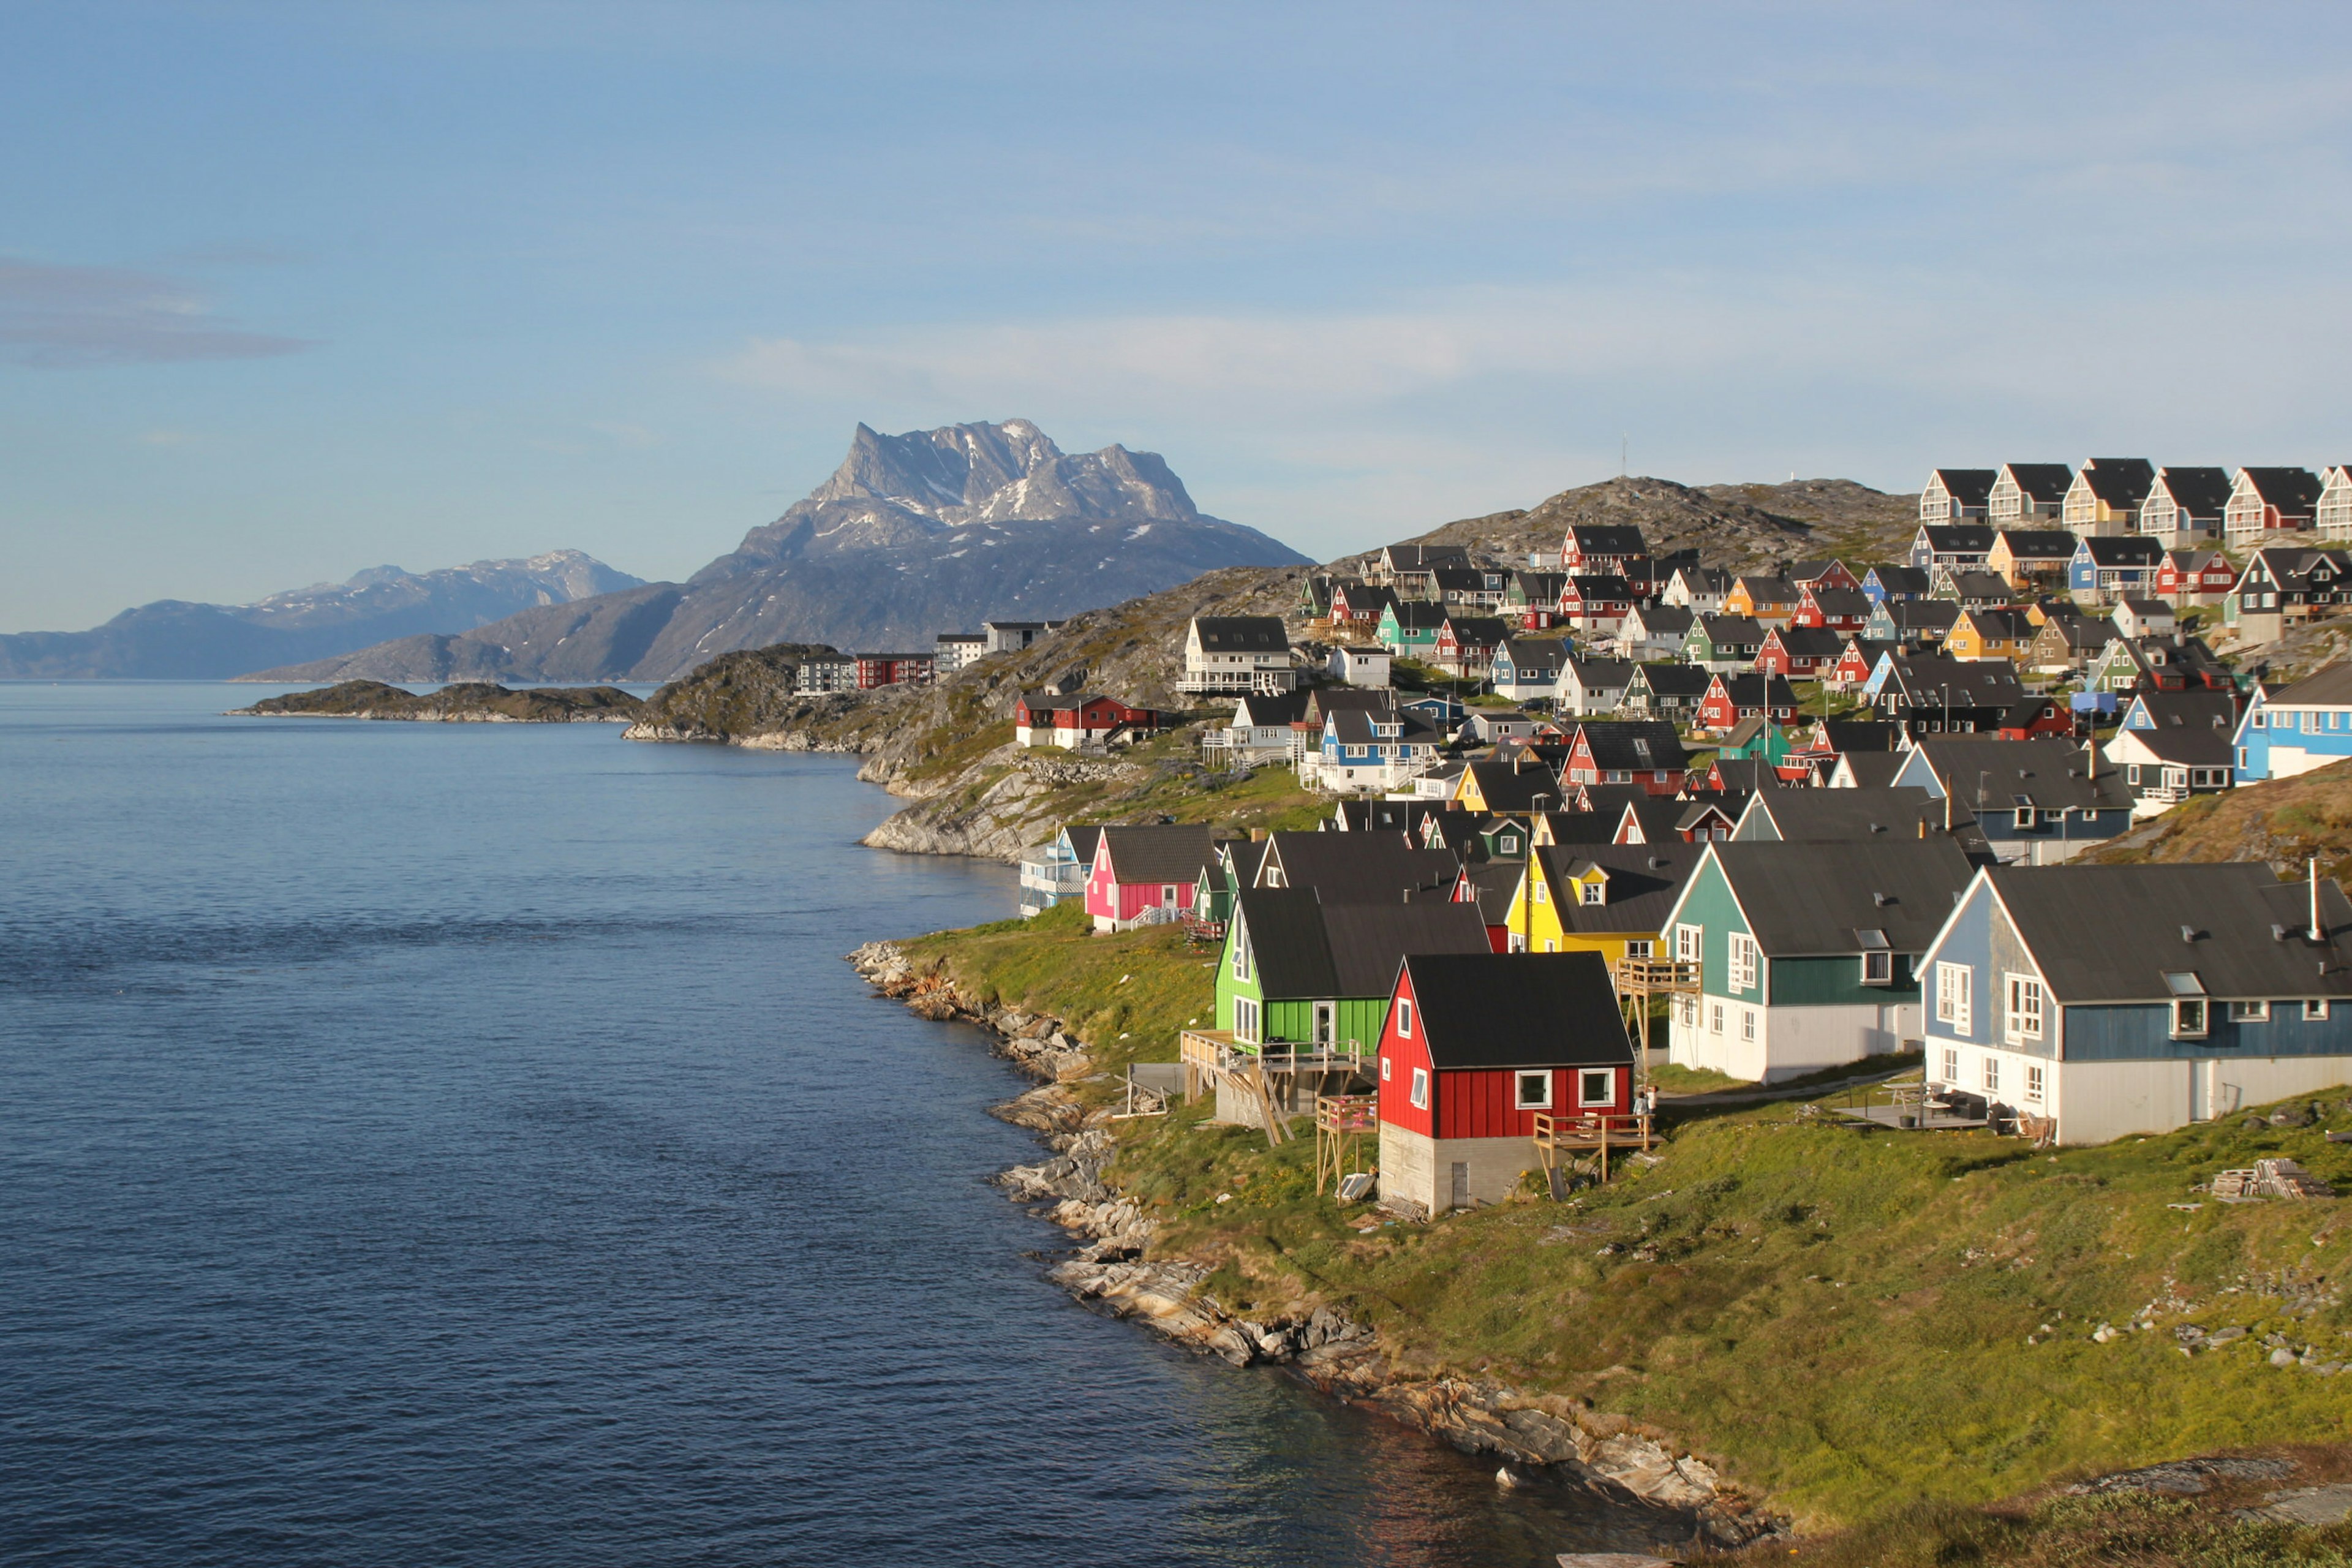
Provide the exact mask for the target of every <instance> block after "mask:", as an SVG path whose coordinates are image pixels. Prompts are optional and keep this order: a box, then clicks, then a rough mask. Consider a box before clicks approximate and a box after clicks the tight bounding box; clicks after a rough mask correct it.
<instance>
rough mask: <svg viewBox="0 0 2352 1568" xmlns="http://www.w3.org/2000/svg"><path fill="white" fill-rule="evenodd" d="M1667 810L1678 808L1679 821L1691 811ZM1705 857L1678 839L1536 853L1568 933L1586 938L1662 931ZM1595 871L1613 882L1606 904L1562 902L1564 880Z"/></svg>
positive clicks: (1566, 846)
mask: <svg viewBox="0 0 2352 1568" xmlns="http://www.w3.org/2000/svg"><path fill="white" fill-rule="evenodd" d="M1664 804H1665V805H1669V806H1672V807H1674V808H1675V809H1674V812H1673V815H1674V816H1677V817H1679V816H1681V815H1682V814H1683V812H1684V811H1685V810H1686V809H1688V807H1687V806H1686V805H1685V803H1683V802H1679V801H1671V800H1670V801H1666V802H1665V803H1664ZM1701 853H1702V849H1701V847H1700V846H1698V845H1696V844H1685V843H1684V842H1683V841H1682V840H1681V839H1679V838H1670V839H1667V840H1666V841H1665V842H1664V843H1653V844H1547V845H1545V846H1544V847H1542V848H1540V849H1538V850H1537V851H1536V861H1537V864H1538V866H1539V867H1540V868H1541V869H1542V874H1543V879H1544V885H1545V886H1546V887H1547V888H1548V889H1549V897H1550V899H1551V902H1552V912H1553V913H1555V914H1557V915H1558V916H1559V920H1560V924H1561V926H1562V928H1563V929H1565V930H1567V931H1570V932H1585V933H1597V932H1601V931H1658V930H1661V929H1663V928H1664V925H1665V923H1666V911H1667V910H1671V909H1673V908H1674V907H1675V899H1676V898H1678V897H1680V896H1681V894H1682V890H1683V884H1684V883H1685V881H1687V880H1689V879H1690V874H1691V871H1692V869H1693V868H1695V867H1696V866H1697V865H1698V858H1699V856H1700V854H1701ZM1594 866H1598V867H1600V868H1601V871H1602V872H1603V873H1605V874H1606V875H1607V877H1608V881H1609V888H1608V893H1607V899H1608V901H1607V902H1606V903H1600V904H1585V903H1580V902H1578V901H1577V900H1574V899H1563V898H1561V897H1560V896H1559V889H1560V884H1561V883H1562V882H1563V881H1564V880H1566V879H1568V878H1569V877H1570V876H1573V875H1576V874H1578V873H1580V872H1583V871H1586V870H1589V868H1591V867H1594Z"/></svg>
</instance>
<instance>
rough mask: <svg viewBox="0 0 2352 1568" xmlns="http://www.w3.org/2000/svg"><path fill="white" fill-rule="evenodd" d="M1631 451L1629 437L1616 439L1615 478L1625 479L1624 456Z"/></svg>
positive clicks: (1630, 438)
mask: <svg viewBox="0 0 2352 1568" xmlns="http://www.w3.org/2000/svg"><path fill="white" fill-rule="evenodd" d="M1632 450H1633V437H1631V436H1620V437H1617V477H1618V478H1619V479H1623V478H1625V477H1626V454H1627V453H1629V452H1631V451H1632Z"/></svg>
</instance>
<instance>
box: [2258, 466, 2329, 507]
mask: <svg viewBox="0 0 2352 1568" xmlns="http://www.w3.org/2000/svg"><path fill="white" fill-rule="evenodd" d="M2238 472H2240V473H2242V474H2243V475H2245V476H2246V482H2247V483H2248V484H2250V485H2252V486H2253V489H2254V493H2255V494H2256V495H2258V496H2260V497H2262V498H2263V504H2264V505H2266V506H2274V507H2276V508H2278V510H2279V512H2280V515H2282V516H2284V517H2301V516H2304V515H2305V514H2307V513H2308V512H2309V511H2310V510H2311V509H2312V508H2313V507H2315V506H2316V505H2318V504H2319V489H2320V485H2319V476H2318V475H2316V474H2315V473H2313V472H2312V471H2311V470H2310V469H2309V468H2240V469H2239V470H2238Z"/></svg>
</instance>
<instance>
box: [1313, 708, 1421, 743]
mask: <svg viewBox="0 0 2352 1568" xmlns="http://www.w3.org/2000/svg"><path fill="white" fill-rule="evenodd" d="M1375 724H1396V725H1399V726H1401V728H1400V729H1399V731H1398V732H1397V733H1395V734H1393V735H1383V734H1381V733H1379V732H1378V731H1376V730H1375V729H1374V728H1373V726H1374V725H1375ZM1323 727H1324V728H1325V729H1327V730H1328V731H1330V732H1331V738H1332V739H1333V740H1335V741H1337V742H1339V744H1341V745H1343V746H1372V745H1381V746H1434V745H1436V744H1438V743H1439V742H1440V740H1441V739H1442V737H1440V736H1439V734H1438V733H1437V730H1436V728H1435V727H1434V726H1433V725H1430V724H1427V723H1424V722H1423V721H1421V720H1420V719H1419V718H1417V717H1414V716H1412V715H1406V714H1396V713H1380V712H1376V711H1373V710H1366V709H1362V708H1336V709H1333V710H1331V711H1330V712H1328V713H1326V714H1325V715H1324V716H1323Z"/></svg>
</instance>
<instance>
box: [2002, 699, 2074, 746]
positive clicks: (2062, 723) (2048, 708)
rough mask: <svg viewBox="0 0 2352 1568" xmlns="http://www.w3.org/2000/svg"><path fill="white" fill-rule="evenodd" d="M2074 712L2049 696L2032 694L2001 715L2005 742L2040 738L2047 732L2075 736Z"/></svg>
mask: <svg viewBox="0 0 2352 1568" xmlns="http://www.w3.org/2000/svg"><path fill="white" fill-rule="evenodd" d="M2044 735H2061V736H2065V737H2067V738H2070V739H2071V738H2072V737H2073V735H2074V714H2073V713H2071V712H2069V711H2068V710H2066V709H2064V708H2063V707H2061V706H2060V705H2059V704H2057V703H2055V702H2053V701H2052V700H2050V699H2049V698H2047V697H2029V698H2027V699H2026V700H2024V701H2022V702H2021V703H2019V704H2018V705H2017V706H2016V707H2014V708H2012V709H2011V710H2009V711H2008V712H2006V713H2004V714H2002V715H2001V720H2000V738H2001V739H2002V740H2004V741H2038V740H2040V739H2041V738H2042V736H2044Z"/></svg>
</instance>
